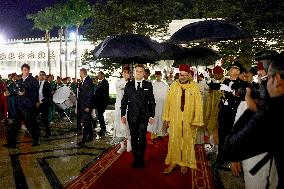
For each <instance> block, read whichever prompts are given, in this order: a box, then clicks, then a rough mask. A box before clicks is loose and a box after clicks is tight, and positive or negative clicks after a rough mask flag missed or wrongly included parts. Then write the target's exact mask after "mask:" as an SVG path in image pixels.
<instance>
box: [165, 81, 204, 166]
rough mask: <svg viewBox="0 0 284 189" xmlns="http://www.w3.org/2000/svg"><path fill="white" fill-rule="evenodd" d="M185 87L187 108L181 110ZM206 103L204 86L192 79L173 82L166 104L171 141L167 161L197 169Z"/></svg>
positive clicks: (167, 162)
mask: <svg viewBox="0 0 284 189" xmlns="http://www.w3.org/2000/svg"><path fill="white" fill-rule="evenodd" d="M182 88H183V89H185V105H184V111H183V112H182V111H181V96H182ZM202 108H203V103H202V96H201V93H200V88H199V86H198V84H197V83H195V82H194V81H191V82H190V83H187V84H181V83H180V82H179V81H178V80H177V81H175V82H174V83H172V84H171V86H170V89H169V92H168V96H167V99H166V102H165V105H164V112H163V120H165V121H169V122H170V123H169V143H168V155H167V158H166V162H165V163H166V164H177V165H180V166H186V167H190V168H194V169H195V168H196V159H195V150H194V144H195V139H196V132H197V127H195V128H194V129H193V128H192V127H191V126H192V125H195V126H202V125H203V110H202Z"/></svg>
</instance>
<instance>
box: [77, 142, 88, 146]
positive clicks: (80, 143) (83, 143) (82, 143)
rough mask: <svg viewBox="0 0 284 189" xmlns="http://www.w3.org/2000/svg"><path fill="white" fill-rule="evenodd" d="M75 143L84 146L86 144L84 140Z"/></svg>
mask: <svg viewBox="0 0 284 189" xmlns="http://www.w3.org/2000/svg"><path fill="white" fill-rule="evenodd" d="M77 145H78V146H81V147H84V146H86V141H81V142H79V143H78V144H77Z"/></svg>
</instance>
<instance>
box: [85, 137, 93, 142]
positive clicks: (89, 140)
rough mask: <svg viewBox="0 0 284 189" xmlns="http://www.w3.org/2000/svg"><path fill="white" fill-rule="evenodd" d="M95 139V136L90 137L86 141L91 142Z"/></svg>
mask: <svg viewBox="0 0 284 189" xmlns="http://www.w3.org/2000/svg"><path fill="white" fill-rule="evenodd" d="M93 140H94V137H90V138H88V139H87V140H86V142H91V141H93Z"/></svg>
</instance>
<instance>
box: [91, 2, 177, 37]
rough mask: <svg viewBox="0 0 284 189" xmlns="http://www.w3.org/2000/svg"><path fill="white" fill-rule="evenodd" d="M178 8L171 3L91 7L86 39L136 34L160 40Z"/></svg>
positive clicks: (101, 3) (117, 4) (109, 3)
mask: <svg viewBox="0 0 284 189" xmlns="http://www.w3.org/2000/svg"><path fill="white" fill-rule="evenodd" d="M181 5H182V4H180V3H177V2H175V1H173V0H156V1H151V0H143V1H138V0H124V1H118V0H109V1H106V2H104V1H97V3H96V4H95V5H94V6H93V12H92V17H91V21H90V23H89V24H88V28H87V31H86V34H87V38H88V39H89V40H91V41H94V42H96V41H97V40H102V39H104V38H106V37H107V36H110V35H117V34H124V33H138V34H142V35H149V36H157V37H163V36H165V35H167V31H168V25H169V23H170V22H171V20H172V19H173V17H174V12H175V10H178V9H180V7H181Z"/></svg>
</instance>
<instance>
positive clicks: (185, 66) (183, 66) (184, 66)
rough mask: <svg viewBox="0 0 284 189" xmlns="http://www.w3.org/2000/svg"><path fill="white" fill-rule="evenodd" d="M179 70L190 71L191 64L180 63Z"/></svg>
mask: <svg viewBox="0 0 284 189" xmlns="http://www.w3.org/2000/svg"><path fill="white" fill-rule="evenodd" d="M179 71H185V72H188V73H189V72H190V71H191V70H190V66H189V65H187V64H181V65H179Z"/></svg>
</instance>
